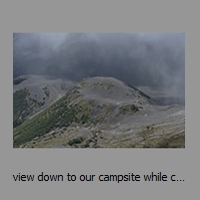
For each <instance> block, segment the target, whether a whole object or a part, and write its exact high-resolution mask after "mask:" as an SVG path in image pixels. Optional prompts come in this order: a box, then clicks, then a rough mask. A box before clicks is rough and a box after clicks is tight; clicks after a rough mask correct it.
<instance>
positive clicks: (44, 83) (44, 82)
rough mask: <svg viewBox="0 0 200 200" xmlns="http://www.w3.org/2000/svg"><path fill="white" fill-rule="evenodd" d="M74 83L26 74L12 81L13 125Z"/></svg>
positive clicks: (24, 119) (53, 99)
mask: <svg viewBox="0 0 200 200" xmlns="http://www.w3.org/2000/svg"><path fill="white" fill-rule="evenodd" d="M73 85H74V83H72V82H70V81H66V80H65V81H64V80H62V79H52V78H50V77H45V76H36V75H26V76H20V77H17V78H15V79H14V81H13V127H14V128H15V127H17V126H18V125H20V124H21V123H23V122H24V121H26V120H27V119H29V118H31V117H33V116H34V115H36V114H37V113H39V112H41V111H42V110H44V109H45V108H47V107H48V106H49V105H50V104H52V103H53V102H55V101H56V100H58V99H59V98H61V97H62V96H64V94H66V92H67V91H68V90H69V89H70V88H72V86H73Z"/></svg>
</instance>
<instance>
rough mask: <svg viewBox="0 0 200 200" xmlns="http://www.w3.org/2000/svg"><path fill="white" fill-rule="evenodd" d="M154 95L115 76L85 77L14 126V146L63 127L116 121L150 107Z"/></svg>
mask: <svg viewBox="0 0 200 200" xmlns="http://www.w3.org/2000/svg"><path fill="white" fill-rule="evenodd" d="M150 103H151V100H150V97H149V96H147V95H145V94H144V93H142V92H141V91H139V90H138V89H136V88H133V87H130V86H129V85H126V84H125V83H123V82H121V81H119V80H117V79H115V78H111V77H107V78H105V77H94V78H87V79H83V80H82V81H81V82H80V83H79V84H77V85H76V86H75V87H74V88H73V89H72V90H71V91H70V92H68V93H67V94H66V95H65V96H64V97H63V98H61V99H60V100H58V101H57V102H56V103H54V104H53V105H52V106H50V107H49V108H47V109H46V110H45V111H43V112H42V113H40V114H38V115H37V116H35V117H34V118H33V119H30V120H28V121H27V122H24V123H23V124H21V125H20V126H19V127H17V128H15V129H14V146H15V147H17V146H19V145H21V144H23V143H25V142H27V141H30V140H32V139H33V138H35V137H38V136H42V135H44V134H48V133H49V132H51V131H53V130H59V129H61V128H62V127H68V126H72V125H74V124H76V125H83V124H84V126H86V127H89V126H96V125H98V124H101V125H103V124H107V123H110V124H111V123H116V122H119V121H120V120H122V119H123V118H124V115H126V116H131V115H134V114H136V113H139V112H140V111H141V110H145V109H148V107H149V104H150Z"/></svg>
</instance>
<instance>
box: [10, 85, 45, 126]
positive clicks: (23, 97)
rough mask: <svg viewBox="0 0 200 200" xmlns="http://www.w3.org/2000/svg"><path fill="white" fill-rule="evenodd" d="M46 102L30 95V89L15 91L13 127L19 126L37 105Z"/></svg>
mask: <svg viewBox="0 0 200 200" xmlns="http://www.w3.org/2000/svg"><path fill="white" fill-rule="evenodd" d="M43 105H44V102H38V101H37V100H36V99H34V98H31V97H30V92H29V91H28V89H26V88H25V89H23V90H18V91H16V92H14V93H13V127H14V128H15V127H17V126H19V125H20V124H21V123H23V122H24V121H25V120H26V119H27V117H28V116H30V115H31V114H32V112H33V111H34V109H35V108H36V107H41V106H43Z"/></svg>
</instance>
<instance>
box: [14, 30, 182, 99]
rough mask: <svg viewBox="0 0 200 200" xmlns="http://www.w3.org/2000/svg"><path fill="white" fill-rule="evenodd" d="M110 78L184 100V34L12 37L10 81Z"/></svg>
mask: <svg viewBox="0 0 200 200" xmlns="http://www.w3.org/2000/svg"><path fill="white" fill-rule="evenodd" d="M25 74H34V75H48V76H52V77H55V78H63V79H70V80H72V81H77V82H78V81H81V80H82V79H83V78H86V77H94V76H103V77H115V78H117V79H119V80H122V81H124V82H126V83H129V84H131V85H133V86H150V87H153V88H158V89H163V90H166V91H167V93H170V94H171V95H172V96H177V97H179V98H183V99H184V98H185V35H184V34H183V33H171V34H169V33H166V34H162V33H160V34H158V33H148V34H146V33H142V34H130V33H68V34H66V33H14V34H13V77H14V78H15V77H18V76H20V75H25Z"/></svg>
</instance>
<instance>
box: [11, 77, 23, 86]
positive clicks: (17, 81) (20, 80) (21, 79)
mask: <svg viewBox="0 0 200 200" xmlns="http://www.w3.org/2000/svg"><path fill="white" fill-rule="evenodd" d="M25 80H26V78H17V79H14V80H13V84H14V85H18V84H20V83H21V82H22V81H25Z"/></svg>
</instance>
